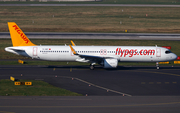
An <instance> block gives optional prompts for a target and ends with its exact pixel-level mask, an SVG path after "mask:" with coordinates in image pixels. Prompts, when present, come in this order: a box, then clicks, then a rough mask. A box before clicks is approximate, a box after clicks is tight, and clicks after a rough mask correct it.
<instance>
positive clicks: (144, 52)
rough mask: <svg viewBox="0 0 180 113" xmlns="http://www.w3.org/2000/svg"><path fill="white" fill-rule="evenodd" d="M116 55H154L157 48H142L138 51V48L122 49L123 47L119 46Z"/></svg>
mask: <svg viewBox="0 0 180 113" xmlns="http://www.w3.org/2000/svg"><path fill="white" fill-rule="evenodd" d="M115 54H116V55H120V57H126V56H129V57H133V56H134V55H154V54H155V50H153V49H149V50H147V49H141V50H140V51H137V49H130V50H129V49H123V50H122V49H121V48H117V49H116V53H115Z"/></svg>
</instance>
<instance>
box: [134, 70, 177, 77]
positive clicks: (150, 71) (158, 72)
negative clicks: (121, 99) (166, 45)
mask: <svg viewBox="0 0 180 113" xmlns="http://www.w3.org/2000/svg"><path fill="white" fill-rule="evenodd" d="M137 72H147V73H156V74H164V75H173V76H179V77H180V75H178V74H172V73H163V72H152V71H137Z"/></svg>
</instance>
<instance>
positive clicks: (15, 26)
mask: <svg viewBox="0 0 180 113" xmlns="http://www.w3.org/2000/svg"><path fill="white" fill-rule="evenodd" d="M13 27H14V29H15V30H16V32H17V33H18V34H19V35H20V36H21V38H22V39H23V40H24V41H25V43H26V44H27V43H28V42H29V40H28V38H27V37H26V35H25V34H24V33H23V32H22V31H21V30H20V29H19V28H18V26H17V25H14V26H13Z"/></svg>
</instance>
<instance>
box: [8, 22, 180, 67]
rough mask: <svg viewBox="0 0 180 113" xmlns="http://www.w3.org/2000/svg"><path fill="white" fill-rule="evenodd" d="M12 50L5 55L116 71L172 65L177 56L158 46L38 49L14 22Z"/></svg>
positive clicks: (45, 46) (10, 25) (11, 26)
mask: <svg viewBox="0 0 180 113" xmlns="http://www.w3.org/2000/svg"><path fill="white" fill-rule="evenodd" d="M8 27H9V31H10V35H11V40H12V45H13V47H6V48H5V51H7V52H11V53H14V54H17V55H22V56H25V57H31V58H32V59H40V60H47V61H66V62H71V61H77V62H86V63H90V69H91V70H93V69H94V65H95V64H99V65H102V66H103V68H116V67H117V66H118V62H156V63H157V67H159V66H158V62H165V61H172V60H175V59H176V58H177V55H176V54H174V53H172V52H171V51H170V50H169V49H167V48H163V47H158V46H77V45H75V43H74V42H73V41H71V43H72V45H69V46H67V45H64V46H55V45H35V44H33V43H32V42H31V41H30V40H29V39H28V37H27V36H26V35H25V34H24V33H23V31H22V30H21V29H20V28H19V27H18V25H17V24H16V23H15V22H8Z"/></svg>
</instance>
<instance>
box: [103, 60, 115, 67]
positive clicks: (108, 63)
mask: <svg viewBox="0 0 180 113" xmlns="http://www.w3.org/2000/svg"><path fill="white" fill-rule="evenodd" d="M117 65H118V60H117V59H104V68H116V67H117Z"/></svg>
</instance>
